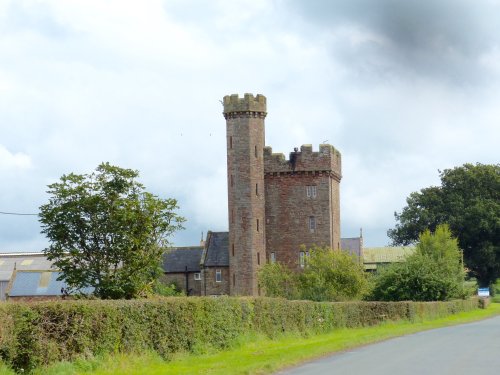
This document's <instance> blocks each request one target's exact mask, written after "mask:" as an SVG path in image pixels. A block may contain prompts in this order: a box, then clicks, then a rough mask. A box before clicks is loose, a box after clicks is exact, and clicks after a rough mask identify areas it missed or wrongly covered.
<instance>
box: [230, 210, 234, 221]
mask: <svg viewBox="0 0 500 375" xmlns="http://www.w3.org/2000/svg"><path fill="white" fill-rule="evenodd" d="M231 223H234V208H232V209H231Z"/></svg>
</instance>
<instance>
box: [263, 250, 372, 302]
mask: <svg viewBox="0 0 500 375" xmlns="http://www.w3.org/2000/svg"><path fill="white" fill-rule="evenodd" d="M304 250H305V248H304ZM308 253H309V256H308V257H307V260H306V264H305V268H304V270H303V271H302V272H293V271H291V270H290V269H288V268H287V267H286V266H284V265H283V264H281V263H278V262H277V263H268V264H266V265H265V266H264V267H263V268H262V269H261V271H260V273H259V283H260V285H261V286H262V287H263V288H264V290H265V292H266V295H268V296H269V297H284V298H288V299H308V300H313V301H344V300H351V299H356V298H359V297H361V296H362V295H363V294H364V293H365V292H366V290H367V287H368V281H367V279H366V275H365V273H364V271H363V267H362V266H361V265H360V264H359V262H357V261H356V260H355V259H354V258H353V257H351V256H350V255H349V254H347V253H345V252H343V251H333V250H332V249H329V248H327V247H318V246H313V247H312V248H311V249H309V251H308Z"/></svg>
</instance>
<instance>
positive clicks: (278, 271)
mask: <svg viewBox="0 0 500 375" xmlns="http://www.w3.org/2000/svg"><path fill="white" fill-rule="evenodd" d="M258 279H259V285H260V286H261V287H262V288H263V289H264V292H265V294H266V296H268V297H283V298H287V299H298V298H299V289H298V288H299V285H298V278H297V274H296V273H294V272H292V271H291V270H290V269H289V268H287V267H286V266H285V265H283V264H281V263H279V262H276V263H267V264H266V265H264V266H263V267H262V268H261V269H260V270H259V275H258Z"/></svg>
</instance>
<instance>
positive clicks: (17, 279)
mask: <svg viewBox="0 0 500 375" xmlns="http://www.w3.org/2000/svg"><path fill="white" fill-rule="evenodd" d="M59 275H60V273H59V272H55V271H16V273H15V274H14V276H13V280H12V286H11V288H10V290H9V291H8V294H9V296H10V297H32V296H61V295H62V293H61V288H67V287H68V286H67V284H66V282H65V281H64V280H57V278H58V277H59ZM93 291H94V288H85V289H82V290H81V292H82V293H84V294H90V293H92V292H93Z"/></svg>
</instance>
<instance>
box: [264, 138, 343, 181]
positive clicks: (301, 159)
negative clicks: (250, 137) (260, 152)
mask: <svg viewBox="0 0 500 375" xmlns="http://www.w3.org/2000/svg"><path fill="white" fill-rule="evenodd" d="M264 172H265V173H266V174H267V173H296V172H332V173H333V174H334V175H335V176H336V177H337V178H338V179H339V180H340V178H341V176H342V173H341V172H342V160H341V154H340V152H339V151H338V150H336V149H335V148H334V147H333V146H332V145H328V144H321V145H320V146H319V151H316V152H315V151H313V147H312V145H302V146H301V147H300V151H299V149H298V148H296V149H295V150H294V151H293V152H291V153H290V157H289V159H288V160H287V159H286V157H285V155H284V154H283V153H273V149H272V148H271V147H269V146H267V147H264Z"/></svg>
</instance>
